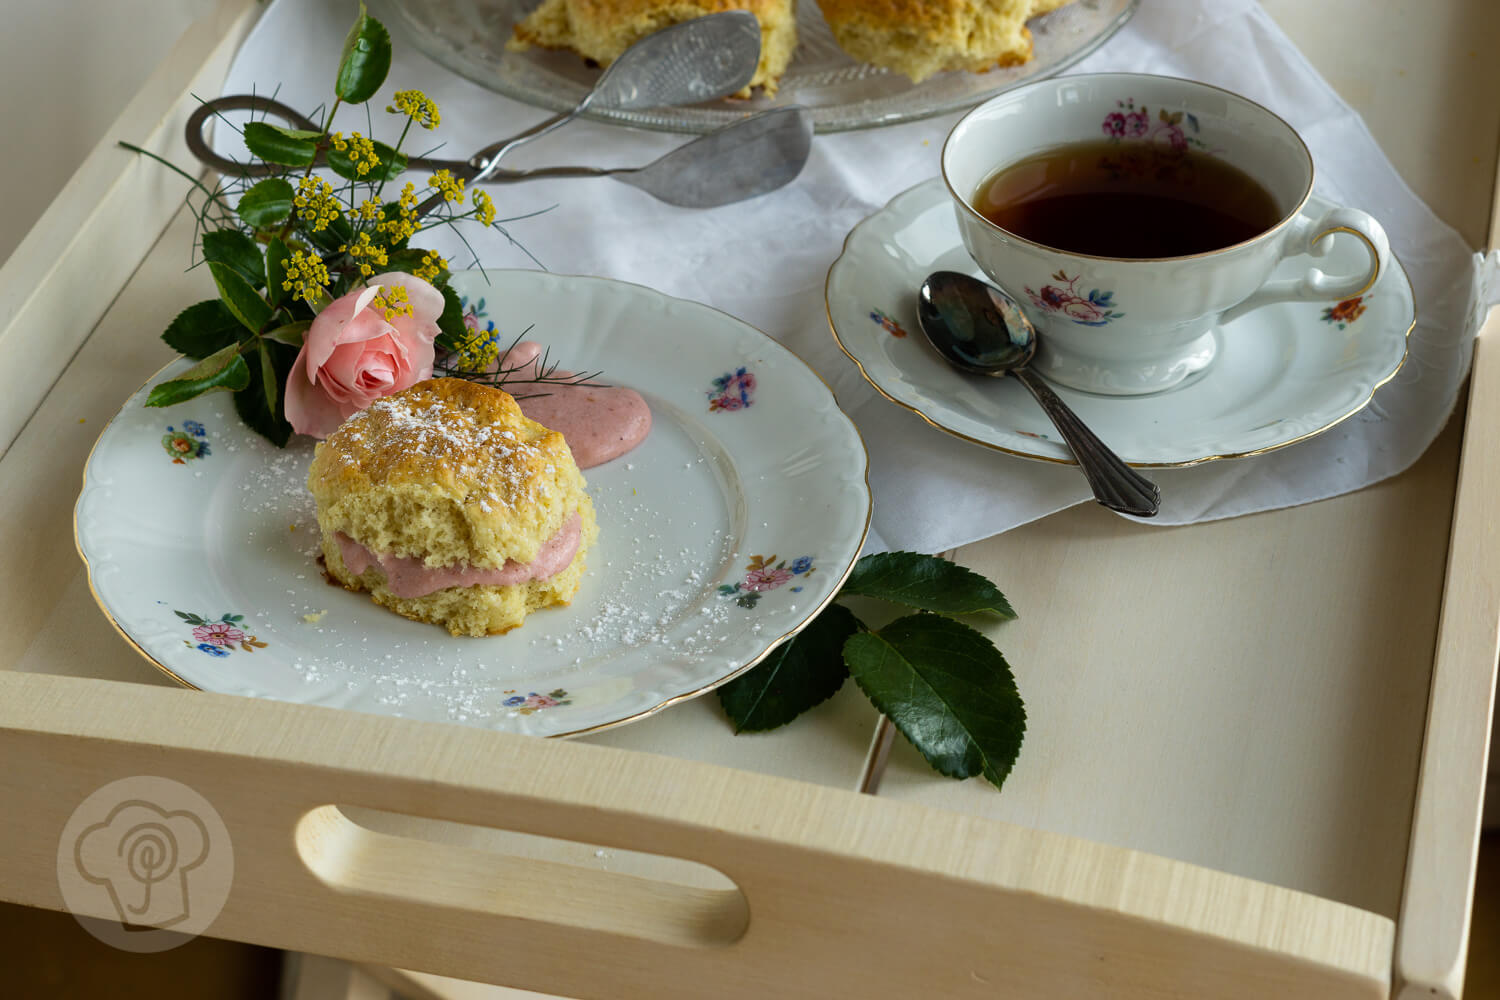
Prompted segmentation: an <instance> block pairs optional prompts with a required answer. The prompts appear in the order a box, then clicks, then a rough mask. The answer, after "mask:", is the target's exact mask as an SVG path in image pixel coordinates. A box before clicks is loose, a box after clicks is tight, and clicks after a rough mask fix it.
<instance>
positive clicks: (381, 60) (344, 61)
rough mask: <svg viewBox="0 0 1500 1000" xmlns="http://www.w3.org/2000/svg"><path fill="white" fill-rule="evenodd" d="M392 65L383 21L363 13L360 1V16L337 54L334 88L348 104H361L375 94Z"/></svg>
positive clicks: (389, 42)
mask: <svg viewBox="0 0 1500 1000" xmlns="http://www.w3.org/2000/svg"><path fill="white" fill-rule="evenodd" d="M390 68H391V36H390V32H388V31H386V30H385V25H383V24H381V23H380V22H379V21H377V20H375V19H374V18H373V17H371V16H370V15H369V14H366V13H365V5H364V4H363V3H361V4H360V5H359V17H358V18H356V19H355V21H354V27H352V28H350V29H349V34H348V35H347V36H346V37H345V38H344V51H343V52H342V53H341V54H340V55H339V72H338V76H336V77H335V78H334V83H333V92H334V93H335V94H337V95H339V97H340V98H341V99H342V100H344V101H345V102H346V103H349V104H363V103H364V102H365V101H368V100H369V99H370V98H372V97H374V96H375V92H376V91H377V90H379V89H380V85H381V84H383V83H385V75H386V73H388V72H390Z"/></svg>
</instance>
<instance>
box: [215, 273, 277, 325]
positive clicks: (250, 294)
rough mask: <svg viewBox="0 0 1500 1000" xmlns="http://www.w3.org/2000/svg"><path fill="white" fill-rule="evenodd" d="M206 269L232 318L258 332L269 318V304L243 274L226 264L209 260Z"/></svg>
mask: <svg viewBox="0 0 1500 1000" xmlns="http://www.w3.org/2000/svg"><path fill="white" fill-rule="evenodd" d="M208 270H209V273H210V274H212V275H213V276H214V284H215V285H217V286H219V298H220V300H222V301H223V303H224V305H225V307H226V308H228V309H229V311H230V312H231V313H233V314H234V318H235V319H237V320H239V321H240V323H241V324H242V325H243V326H244V327H245V329H247V330H249V331H250V332H251V333H258V332H260V328H261V327H263V326H265V325H266V323H267V322H268V321H269V320H270V319H271V311H272V310H271V306H270V304H269V303H267V302H266V300H265V299H263V298H261V297H260V293H259V292H257V291H256V290H255V289H254V288H252V287H251V286H250V282H248V281H246V280H245V278H244V275H242V274H240V272H238V271H236V270H235V269H234V268H232V267H230V266H228V265H227V264H220V263H219V262H218V261H209V264H208Z"/></svg>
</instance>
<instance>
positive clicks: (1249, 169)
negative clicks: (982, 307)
mask: <svg viewBox="0 0 1500 1000" xmlns="http://www.w3.org/2000/svg"><path fill="white" fill-rule="evenodd" d="M1097 140H1104V141H1107V142H1109V143H1113V144H1120V146H1121V148H1122V149H1124V150H1128V149H1129V147H1130V144H1141V143H1145V144H1156V145H1157V147H1158V148H1159V149H1163V150H1170V149H1183V148H1191V149H1194V150H1198V151H1201V152H1202V153H1203V154H1206V155H1211V156H1215V157H1220V158H1222V159H1223V160H1224V162H1226V163H1228V164H1230V165H1232V166H1234V167H1237V168H1238V169H1239V170H1241V171H1243V172H1244V173H1245V174H1248V175H1249V176H1250V178H1252V179H1253V180H1255V181H1257V182H1258V183H1259V184H1260V186H1261V187H1263V188H1264V189H1265V191H1266V192H1267V193H1268V194H1269V195H1270V197H1271V199H1272V201H1273V202H1274V205H1275V210H1276V211H1277V212H1279V216H1278V218H1279V221H1277V222H1275V223H1274V224H1272V225H1270V226H1269V227H1268V228H1266V229H1265V230H1264V231H1263V232H1260V233H1259V235H1255V236H1252V237H1250V238H1248V239H1245V240H1243V241H1242V242H1239V243H1235V244H1233V245H1231V246H1226V247H1223V248H1222V249H1216V250H1210V251H1206V252H1200V253H1195V254H1191V255H1187V256H1178V257H1156V258H1150V259H1142V258H1129V257H1102V256H1091V255H1089V254H1086V253H1077V252H1070V251H1068V250H1066V249H1058V248H1055V247H1051V246H1046V245H1043V244H1041V243H1038V242H1034V241H1033V240H1030V239H1027V238H1024V237H1022V236H1020V235H1018V234H1016V233H1014V232H1009V231H1007V230H1006V229H1003V228H1001V227H1000V226H998V225H996V224H995V223H994V222H991V221H990V220H989V219H987V218H985V216H984V215H982V214H981V213H980V212H979V210H978V209H977V208H975V199H976V196H977V194H978V192H979V191H980V189H981V188H982V187H983V186H984V185H985V184H986V182H987V181H988V180H989V179H990V178H991V177H992V176H994V175H995V174H996V173H997V172H999V171H1001V170H1003V169H1004V168H1006V167H1008V166H1012V165H1014V164H1016V163H1018V162H1020V161H1022V160H1026V159H1027V158H1029V157H1034V156H1036V155H1038V154H1040V153H1043V152H1045V151H1047V150H1051V149H1055V148H1057V147H1061V146H1066V145H1069V144H1075V143H1080V142H1092V141H1097ZM1141 151H1142V152H1146V151H1147V150H1145V148H1144V147H1141ZM942 170H943V177H944V179H945V180H946V182H947V184H948V190H949V193H950V194H951V195H952V197H953V201H954V207H955V211H956V212H957V216H958V226H959V230H960V232H961V233H962V235H963V242H964V246H965V248H967V250H968V251H969V254H970V255H971V256H972V257H973V258H974V260H975V262H977V263H978V265H979V267H980V268H981V269H982V270H983V271H984V272H985V274H987V275H989V276H990V278H992V279H993V280H994V281H995V282H996V283H997V284H998V285H1000V286H1001V287H1002V288H1004V289H1005V290H1006V291H1007V292H1009V293H1010V294H1011V295H1012V296H1013V297H1014V298H1015V299H1016V300H1017V301H1018V302H1020V303H1021V305H1022V307H1023V308H1024V309H1025V310H1026V313H1027V315H1028V316H1030V317H1031V320H1032V322H1033V323H1034V324H1035V325H1036V327H1037V329H1038V331H1039V332H1040V334H1041V350H1040V351H1039V352H1038V354H1037V358H1036V361H1035V365H1036V367H1037V368H1038V369H1039V370H1040V371H1041V372H1042V373H1043V374H1044V375H1046V376H1047V377H1048V378H1049V379H1051V380H1053V381H1055V382H1059V383H1062V384H1063V385H1068V386H1072V387H1074V388H1077V389H1084V390H1087V391H1090V392H1097V393H1105V394H1109V395H1137V394H1141V393H1149V392H1158V391H1161V390H1163V389H1168V388H1171V387H1172V386H1174V385H1176V384H1177V383H1179V382H1181V381H1182V380H1183V379H1184V378H1186V377H1187V376H1189V375H1191V374H1193V373H1194V372H1197V371H1200V370H1202V369H1203V368H1205V367H1207V366H1208V365H1209V364H1211V363H1212V361H1213V358H1214V353H1215V351H1216V349H1217V343H1218V342H1217V340H1216V339H1215V336H1214V332H1213V331H1214V328H1215V327H1216V326H1218V325H1220V324H1223V323H1227V322H1228V321H1230V320H1231V319H1233V318H1235V317H1237V316H1240V315H1243V314H1244V313H1246V312H1248V311H1250V310H1251V309H1255V308H1258V307H1260V306H1263V305H1267V304H1270V303H1273V302H1287V301H1302V300H1306V301H1338V300H1341V299H1349V298H1353V297H1355V296H1357V295H1361V294H1363V293H1364V292H1365V291H1367V290H1368V289H1369V288H1370V286H1372V285H1373V284H1374V283H1375V280H1376V278H1377V277H1379V275H1380V273H1381V270H1382V269H1383V268H1384V267H1385V266H1386V264H1387V261H1388V260H1389V256H1390V249H1389V244H1388V243H1387V240H1386V236H1385V232H1384V230H1382V229H1381V227H1380V224H1379V223H1378V222H1376V221H1375V220H1374V219H1373V218H1371V217H1370V216H1369V215H1367V214H1366V213H1364V212H1361V211H1358V210H1356V209H1351V208H1336V209H1333V210H1331V211H1329V212H1326V213H1324V214H1322V215H1321V216H1320V217H1318V218H1310V217H1309V216H1307V215H1306V214H1305V213H1304V211H1303V207H1304V205H1305V203H1306V201H1307V198H1308V195H1309V194H1311V192H1312V187H1313V162H1312V156H1311V154H1310V153H1309V152H1308V150H1307V146H1306V145H1304V144H1303V142H1302V140H1301V138H1299V137H1298V135H1297V133H1296V131H1295V130H1293V128H1292V127H1291V126H1290V125H1288V124H1287V123H1286V122H1285V121H1283V120H1282V119H1281V118H1279V117H1277V116H1276V115H1274V114H1272V113H1271V112H1270V111H1268V110H1266V109H1265V108H1263V107H1261V106H1260V105H1258V104H1255V103H1254V102H1252V101H1249V100H1247V99H1245V98H1243V97H1240V96H1238V95H1236V94H1232V93H1230V92H1228V91H1225V90H1221V89H1219V88H1217V87H1211V86H1208V85H1206V84H1201V83H1195V82H1192V81H1189V80H1179V79H1174V78H1171V77H1161V76H1145V75H1139V74H1127V73H1106V74H1094V75H1085V76H1072V77H1060V78H1056V79H1051V80H1043V81H1040V82H1037V83H1033V84H1029V85H1026V86H1024V87H1019V88H1017V89H1015V90H1011V91H1008V92H1006V93H1004V94H1001V95H999V96H997V97H995V98H992V99H991V100H989V101H986V102H985V103H984V104H981V105H980V106H979V107H977V108H975V109H974V110H973V111H971V112H969V113H968V114H967V115H965V116H964V118H963V119H962V120H961V121H959V123H958V124H957V125H956V126H955V127H954V128H953V131H952V132H951V133H949V135H948V140H947V142H946V144H945V145H944V147H943V155H942ZM1340 237H1342V238H1350V239H1358V240H1361V241H1363V243H1364V247H1365V249H1366V250H1367V258H1368V266H1367V267H1366V268H1365V269H1364V270H1362V271H1360V272H1359V273H1358V274H1353V275H1347V276H1330V275H1327V274H1324V273H1323V272H1322V271H1320V270H1318V269H1317V268H1316V267H1315V266H1313V265H1312V263H1311V262H1309V264H1308V267H1307V270H1306V271H1305V273H1304V274H1303V275H1302V276H1301V277H1300V278H1295V279H1282V280H1276V281H1271V280H1269V279H1270V278H1271V274H1272V272H1273V271H1274V270H1275V269H1276V266H1277V264H1278V263H1280V262H1281V261H1282V260H1283V259H1285V258H1287V257H1292V256H1296V255H1299V254H1309V255H1311V256H1312V257H1321V256H1323V255H1324V254H1326V253H1327V252H1328V251H1329V249H1330V248H1331V246H1332V243H1333V241H1334V240H1335V239H1338V238H1340Z"/></svg>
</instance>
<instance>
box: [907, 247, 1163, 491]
mask: <svg viewBox="0 0 1500 1000" xmlns="http://www.w3.org/2000/svg"><path fill="white" fill-rule="evenodd" d="M917 322H918V324H919V325H920V326H921V328H922V334H923V335H924V336H925V337H926V338H927V341H928V343H930V344H931V345H932V346H933V348H934V349H935V350H936V351H937V352H938V354H940V355H941V356H942V358H943V360H944V361H947V362H948V364H950V365H952V366H953V367H954V368H957V369H959V370H960V371H964V372H968V373H970V374H973V375H987V376H993V377H1003V376H1006V375H1014V376H1015V377H1016V379H1017V380H1018V381H1019V382H1020V383H1021V384H1022V385H1024V386H1025V387H1026V388H1027V390H1028V391H1029V392H1030V393H1031V395H1032V396H1033V397H1035V398H1036V401H1037V402H1038V403H1039V404H1041V407H1042V410H1043V411H1044V412H1046V414H1047V416H1048V418H1050V419H1051V421H1052V424H1053V426H1055V427H1056V428H1057V431H1058V433H1059V434H1061V435H1062V438H1063V440H1064V441H1065V442H1066V443H1067V445H1068V447H1069V448H1070V449H1072V452H1073V456H1074V457H1075V458H1076V459H1078V465H1079V467H1080V468H1081V469H1082V470H1083V474H1084V476H1085V477H1086V478H1087V479H1088V481H1089V486H1090V487H1092V489H1093V491H1094V498H1095V499H1096V500H1098V501H1099V502H1100V503H1101V504H1103V505H1104V506H1106V507H1108V508H1110V509H1111V510H1116V511H1119V512H1120V513H1122V514H1133V515H1135V516H1136V517H1152V516H1154V515H1155V514H1156V513H1157V511H1158V510H1160V509H1161V490H1160V489H1159V488H1158V487H1157V485H1156V484H1155V483H1153V482H1151V481H1150V480H1149V479H1147V478H1145V477H1144V476H1142V475H1141V474H1140V473H1139V472H1136V471H1135V470H1134V469H1132V468H1131V467H1130V466H1128V465H1126V464H1125V462H1124V461H1123V460H1122V459H1121V458H1120V457H1119V456H1118V455H1116V454H1115V453H1114V452H1113V451H1111V450H1110V448H1109V447H1108V446H1107V445H1105V444H1104V442H1102V441H1100V440H1099V438H1098V436H1097V435H1095V434H1094V432H1093V431H1091V430H1089V428H1088V427H1087V426H1086V425H1085V424H1084V423H1083V421H1082V420H1080V419H1079V418H1078V416H1077V414H1075V413H1074V412H1073V411H1072V409H1071V408H1069V407H1068V405H1067V404H1066V403H1064V402H1063V401H1062V399H1060V398H1059V397H1058V395H1057V393H1055V392H1053V391H1052V387H1051V386H1049V385H1048V384H1047V383H1046V382H1044V381H1043V380H1042V379H1041V378H1040V377H1038V376H1037V375H1036V373H1035V372H1033V371H1031V369H1030V368H1028V367H1027V366H1028V365H1029V364H1030V363H1031V359H1032V358H1033V357H1035V356H1036V349H1037V333H1036V328H1035V327H1033V326H1032V325H1031V321H1030V320H1029V319H1027V318H1026V314H1025V313H1024V312H1022V311H1021V307H1020V306H1019V305H1017V304H1016V301H1015V299H1012V298H1011V297H1010V296H1009V295H1006V294H1005V293H1004V292H1002V291H1001V290H1000V289H998V288H996V287H994V286H993V285H989V284H986V283H985V282H983V281H980V280H978V279H977V278H971V277H970V276H969V275H967V274H961V273H959V272H957V271H937V272H934V273H933V274H930V275H928V276H927V280H926V281H924V282H922V287H921V289H920V291H919V292H918V293H917Z"/></svg>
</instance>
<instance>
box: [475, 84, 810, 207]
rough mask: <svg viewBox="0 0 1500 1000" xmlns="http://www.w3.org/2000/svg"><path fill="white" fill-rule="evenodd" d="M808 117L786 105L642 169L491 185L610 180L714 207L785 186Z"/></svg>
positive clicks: (504, 178) (562, 171) (516, 175)
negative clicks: (578, 178)
mask: <svg viewBox="0 0 1500 1000" xmlns="http://www.w3.org/2000/svg"><path fill="white" fill-rule="evenodd" d="M812 138H813V118H812V112H811V111H809V110H808V109H806V108H804V107H799V106H796V105H792V106H790V107H785V108H775V109H773V110H771V111H763V112H761V113H760V114H758V115H750V116H749V117H746V118H742V119H740V120H739V121H737V122H733V123H731V124H729V125H725V126H724V127H723V128H721V129H716V130H715V131H713V132H710V133H708V134H707V135H702V136H699V137H698V138H696V139H694V140H693V141H692V142H689V143H686V144H684V145H681V146H678V147H677V148H676V149H674V150H672V151H671V152H669V153H666V154H665V155H663V156H661V157H659V158H657V159H655V160H653V161H652V162H650V163H648V164H646V165H645V166H643V167H538V168H536V169H534V170H499V171H496V172H495V173H493V174H491V175H490V176H489V177H488V178H486V180H487V181H488V182H489V183H491V184H505V183H510V182H513V181H529V180H536V179H538V178H542V177H614V178H615V180H617V181H622V182H623V183H626V184H629V185H631V186H632V187H637V188H640V189H641V190H642V191H645V192H646V193H647V194H649V195H651V196H653V197H655V198H659V199H661V200H662V201H664V202H666V203H667V204H669V205H680V206H682V207H683V208H714V207H716V206H719V205H728V204H729V203H731V202H736V201H743V200H745V199H746V198H754V197H755V196H756V195H761V194H765V193H766V192H768V191H774V190H776V189H777V188H779V187H781V186H783V185H785V184H789V183H791V181H792V180H793V179H795V178H796V176H797V175H798V174H799V173H801V172H802V165H803V164H804V163H806V162H807V155H808V153H809V152H810V151H811V149H812Z"/></svg>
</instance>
